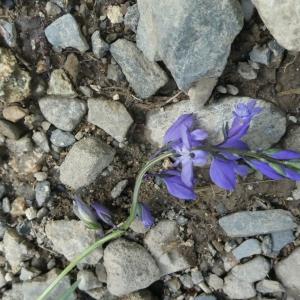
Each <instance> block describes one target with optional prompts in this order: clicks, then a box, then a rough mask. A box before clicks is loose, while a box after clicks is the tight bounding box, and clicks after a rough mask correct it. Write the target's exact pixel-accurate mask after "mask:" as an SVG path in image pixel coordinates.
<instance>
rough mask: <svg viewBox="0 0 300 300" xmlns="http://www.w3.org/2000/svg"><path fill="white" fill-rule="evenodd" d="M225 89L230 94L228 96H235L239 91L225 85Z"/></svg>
mask: <svg viewBox="0 0 300 300" xmlns="http://www.w3.org/2000/svg"><path fill="white" fill-rule="evenodd" d="M226 88H227V92H228V94H230V95H233V96H236V95H237V94H238V93H239V89H238V88H237V87H236V86H234V85H232V84H227V85H226Z"/></svg>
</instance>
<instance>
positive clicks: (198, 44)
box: [137, 0, 243, 91]
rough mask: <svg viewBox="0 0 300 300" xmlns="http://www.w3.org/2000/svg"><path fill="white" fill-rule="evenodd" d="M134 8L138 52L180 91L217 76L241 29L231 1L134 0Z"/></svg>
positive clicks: (239, 13)
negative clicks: (157, 64) (163, 67)
mask: <svg viewBox="0 0 300 300" xmlns="http://www.w3.org/2000/svg"><path fill="white" fill-rule="evenodd" d="M138 9H139V12H140V19H139V25H138V31H137V45H138V47H139V48H140V49H141V50H142V51H143V52H144V54H145V56H146V57H147V58H148V59H149V60H151V61H154V60H156V61H163V62H164V64H165V65H166V66H167V68H168V69H169V70H170V71H171V73H172V75H173V77H174V79H175V81H176V83H177V85H178V87H179V88H180V89H183V90H184V91H188V89H189V88H190V87H191V86H192V84H193V83H194V82H196V81H198V80H199V79H201V78H204V77H206V78H207V77H219V76H220V75H221V73H222V71H223V69H224V67H225V65H226V62H227V57H228V55H229V53H230V48H231V43H232V42H233V40H234V38H235V36H236V35H237V34H238V33H239V32H240V30H241V29H242V26H243V14H242V11H241V8H240V4H239V3H238V1H234V0H225V1H222V2H220V1H218V0H201V1H199V0H188V1H185V2H184V3H183V2H182V1H181V0H165V1H159V0H151V1H146V2H145V1H142V0H139V1H138ZM212 20H213V21H212ZM200 28H201V30H200Z"/></svg>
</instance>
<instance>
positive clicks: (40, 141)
mask: <svg viewBox="0 0 300 300" xmlns="http://www.w3.org/2000/svg"><path fill="white" fill-rule="evenodd" d="M32 140H33V141H34V142H35V144H36V145H37V146H38V147H39V148H40V149H41V150H42V151H43V152H46V153H49V152H50V146H49V142H48V138H47V136H46V134H45V133H44V132H43V131H36V132H34V133H33V135H32Z"/></svg>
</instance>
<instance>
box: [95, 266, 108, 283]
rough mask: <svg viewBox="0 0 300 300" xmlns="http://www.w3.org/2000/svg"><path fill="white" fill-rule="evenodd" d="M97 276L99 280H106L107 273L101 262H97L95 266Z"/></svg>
mask: <svg viewBox="0 0 300 300" xmlns="http://www.w3.org/2000/svg"><path fill="white" fill-rule="evenodd" d="M95 272H96V275H97V278H98V280H99V281H100V282H104V283H106V282H107V273H106V270H105V267H104V265H103V263H98V264H97V265H96V268H95Z"/></svg>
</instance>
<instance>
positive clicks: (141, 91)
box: [110, 39, 168, 98]
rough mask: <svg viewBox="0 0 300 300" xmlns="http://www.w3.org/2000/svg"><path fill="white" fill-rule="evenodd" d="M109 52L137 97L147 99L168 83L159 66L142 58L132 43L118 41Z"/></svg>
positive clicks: (123, 40) (122, 40) (141, 54)
mask: <svg viewBox="0 0 300 300" xmlns="http://www.w3.org/2000/svg"><path fill="white" fill-rule="evenodd" d="M110 52H111V54H112V56H113V58H114V59H115V60H116V62H117V63H118V64H119V65H120V67H121V68H122V71H123V73H124V75H125V76H126V79H127V80H128V82H129V84H130V85H131V87H132V88H133V90H134V91H135V93H136V94H137V95H138V97H141V98H148V97H150V96H152V95H153V94H155V93H156V91H157V90H158V89H159V88H161V87H163V86H164V85H165V84H166V83H167V82H168V77H167V75H166V74H165V72H164V71H163V70H162V69H161V68H160V66H159V65H158V64H157V63H156V62H151V61H149V60H148V59H147V58H146V57H144V55H143V53H142V52H141V51H140V50H139V49H138V48H137V47H136V45H135V44H134V43H132V42H129V41H127V40H125V39H119V40H117V41H116V42H114V43H113V44H112V45H111V47H110Z"/></svg>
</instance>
